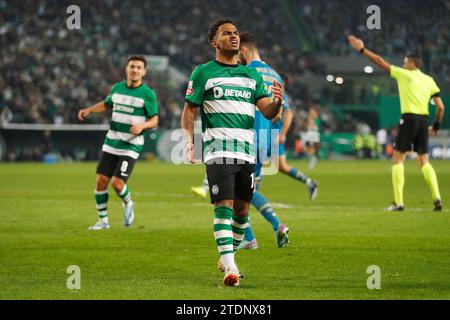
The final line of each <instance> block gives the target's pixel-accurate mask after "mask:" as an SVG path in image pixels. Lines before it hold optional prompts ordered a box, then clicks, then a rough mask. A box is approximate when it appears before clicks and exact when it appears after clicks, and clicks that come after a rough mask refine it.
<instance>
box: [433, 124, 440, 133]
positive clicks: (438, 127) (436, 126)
mask: <svg viewBox="0 0 450 320" xmlns="http://www.w3.org/2000/svg"><path fill="white" fill-rule="evenodd" d="M440 127H441V124H440V123H439V122H437V121H436V122H435V123H434V125H433V130H434V131H436V132H438V131H439V129H440Z"/></svg>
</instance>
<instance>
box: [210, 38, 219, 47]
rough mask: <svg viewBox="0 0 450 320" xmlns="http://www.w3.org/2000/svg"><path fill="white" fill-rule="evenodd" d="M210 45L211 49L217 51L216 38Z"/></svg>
mask: <svg viewBox="0 0 450 320" xmlns="http://www.w3.org/2000/svg"><path fill="white" fill-rule="evenodd" d="M210 45H211V47H213V48H214V49H217V47H218V43H217V41H216V39H215V38H214V39H212V40H211V42H210Z"/></svg>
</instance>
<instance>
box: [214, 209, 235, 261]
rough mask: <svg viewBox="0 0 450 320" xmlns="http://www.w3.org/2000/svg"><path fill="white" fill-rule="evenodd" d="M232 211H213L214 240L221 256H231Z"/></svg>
mask: <svg viewBox="0 0 450 320" xmlns="http://www.w3.org/2000/svg"><path fill="white" fill-rule="evenodd" d="M232 216H233V209H231V208H228V207H217V208H215V209H214V238H215V239H216V245H217V249H218V250H219V253H220V255H221V256H224V255H227V254H233V253H234V251H233V230H232V228H231V217H232Z"/></svg>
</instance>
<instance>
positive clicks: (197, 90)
mask: <svg viewBox="0 0 450 320" xmlns="http://www.w3.org/2000/svg"><path fill="white" fill-rule="evenodd" d="M204 95H205V80H204V79H203V76H202V71H201V67H200V66H198V67H197V68H195V70H194V71H192V74H191V77H190V78H189V84H188V88H187V90H186V96H185V100H186V102H188V103H189V104H192V105H194V106H200V105H201V104H202V103H203V99H204Z"/></svg>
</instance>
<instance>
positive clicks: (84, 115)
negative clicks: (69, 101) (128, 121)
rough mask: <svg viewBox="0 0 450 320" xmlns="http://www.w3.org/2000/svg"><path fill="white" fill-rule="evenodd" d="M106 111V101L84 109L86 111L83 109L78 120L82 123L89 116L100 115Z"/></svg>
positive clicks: (79, 112)
mask: <svg viewBox="0 0 450 320" xmlns="http://www.w3.org/2000/svg"><path fill="white" fill-rule="evenodd" d="M105 110H106V104H105V102H104V101H102V102H99V103H97V104H94V105H93V106H90V107H88V108H84V109H81V110H80V111H78V119H79V120H80V121H84V119H86V118H87V117H88V116H89V114H91V113H99V112H103V111H105Z"/></svg>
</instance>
